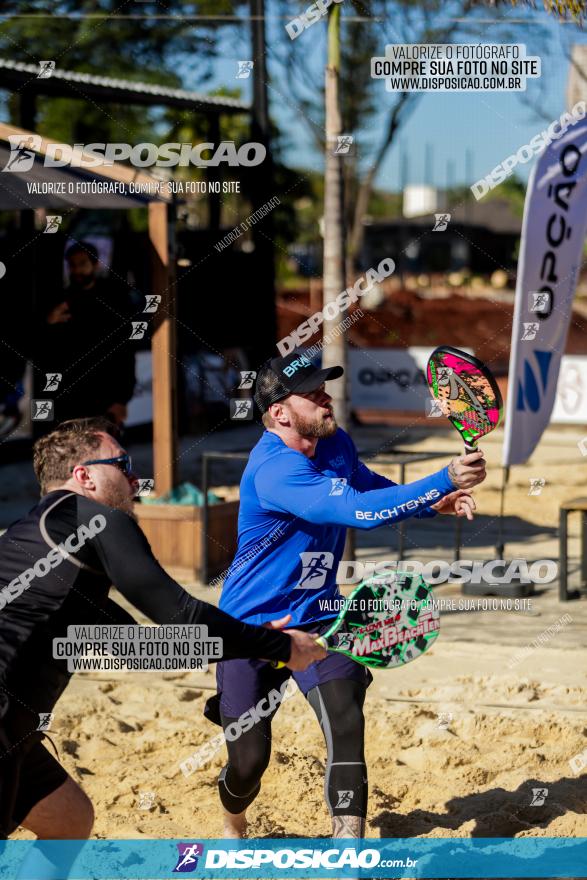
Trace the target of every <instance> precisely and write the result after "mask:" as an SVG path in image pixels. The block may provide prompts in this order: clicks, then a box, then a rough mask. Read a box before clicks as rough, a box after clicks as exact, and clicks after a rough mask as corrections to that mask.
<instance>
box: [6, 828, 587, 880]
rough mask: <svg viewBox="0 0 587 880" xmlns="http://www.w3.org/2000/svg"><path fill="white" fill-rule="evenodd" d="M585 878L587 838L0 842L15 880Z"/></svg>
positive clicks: (7, 867)
mask: <svg viewBox="0 0 587 880" xmlns="http://www.w3.org/2000/svg"><path fill="white" fill-rule="evenodd" d="M178 874H191V875H192V877H194V878H209V877H210V878H213V877H218V878H228V877H231V878H240V877H250V878H276V877H283V878H296V877H308V878H314V877H316V878H324V877H329V876H331V877H337V878H339V877H356V878H359V877H364V878H375V877H381V878H388V880H391V878H395V877H405V878H411V877H413V878H416V877H429V878H457V877H458V878H460V877H475V878H493V877H503V878H514V877H548V878H555V877H573V878H587V838H584V837H580V838H565V837H524V838H516V839H510V838H493V837H492V838H475V839H472V840H470V839H462V838H454V837H451V838H442V839H431V838H415V839H413V840H410V839H401V838H400V839H368V838H367V839H364V840H360V841H358V840H340V839H336V840H334V839H331V838H293V839H287V838H283V839H270V838H267V839H255V840H185V839H184V840H89V841H85V842H83V841H82V842H80V841H73V840H65V841H64V840H60V841H20V840H7V841H2V842H0V877H2V878H5V877H6V878H9V880H68V878H69V880H90V878H91V880H159V878H173V877H177V875H178Z"/></svg>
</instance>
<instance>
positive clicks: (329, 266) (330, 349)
mask: <svg viewBox="0 0 587 880" xmlns="http://www.w3.org/2000/svg"><path fill="white" fill-rule="evenodd" d="M339 71H340V6H339V5H338V4H336V5H334V6H331V7H330V9H329V11H328V63H327V65H326V71H325V79H326V82H325V98H326V156H325V180H324V270H323V276H324V293H323V306H322V307H323V309H324V308H326V307H327V306H328V304H329V303H332V302H333V301H334V300H336V297H337V296H338V294H339V293H341V291H343V290H344V288H345V286H346V285H345V264H344V200H343V174H342V162H343V161H344V159H343V156H342V154H336V153H335V152H334V150H335V148H336V145H337V143H338V136H339V135H340V134H342V121H341V115H340V107H339V95H338V85H339ZM334 311H335V309H334V308H332V312H334ZM343 319H344V313H341V312H338V313H337V314H336V315H334V316H333V317H331V318H328V317H327V316H326V315H325V316H324V324H323V333H324V336H323V343H324V346H323V349H322V365H323V366H324V367H330V366H334V365H336V364H340V365H341V366H342V367H344V369H345V376H344V378H343V379H341V380H339V381H336V382H333V383H332V385H330V386H329V388H328V392H329V394H331V395H332V397H333V406H334V410H335V413H336V418H337V421H338V423H339V425H340V426H341V427H342V428H344V429H345V430H346V428H347V422H348V416H347V396H346V381H347V377H346V341H345V337H344V333H340V334H337V333H335V332H333V331H334V329H335V327H336V326H337V325H338V324H339V323H340V322H341V321H342V320H343Z"/></svg>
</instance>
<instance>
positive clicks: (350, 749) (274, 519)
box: [206, 352, 485, 837]
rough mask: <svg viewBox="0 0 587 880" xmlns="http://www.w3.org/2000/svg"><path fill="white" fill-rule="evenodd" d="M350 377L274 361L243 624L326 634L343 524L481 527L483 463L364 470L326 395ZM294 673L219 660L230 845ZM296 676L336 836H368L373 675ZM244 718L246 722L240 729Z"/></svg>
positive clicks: (297, 357) (348, 667)
mask: <svg viewBox="0 0 587 880" xmlns="http://www.w3.org/2000/svg"><path fill="white" fill-rule="evenodd" d="M342 374H343V370H342V367H331V368H330V369H323V370H320V369H318V368H317V367H315V366H314V365H313V364H312V363H311V362H310V360H309V359H308V358H307V357H306V356H305V355H303V354H300V353H298V352H292V353H291V354H289V355H287V356H286V357H277V358H273V359H272V360H271V361H269V362H268V363H267V364H265V365H264V366H263V367H262V368H261V370H260V372H259V374H258V376H257V383H256V388H255V401H256V403H257V405H258V407H259V409H260V410H261V413H262V414H263V424H264V426H265V428H266V430H265V432H264V433H263V435H262V437H261V439H260V440H259V442H258V443H257V445H256V446H255V448H254V449H253V451H252V452H251V455H250V458H249V461H248V464H247V467H246V469H245V472H244V474H243V478H242V481H241V487H240V510H239V522H238V532H239V534H238V548H237V553H236V556H235V559H234V561H233V563H232V565H231V567H230V569H229V571H228V575H227V577H226V579H225V581H224V586H223V591H222V597H221V600H220V607H221V608H222V609H223V610H224V611H226V612H228V613H229V614H231V615H233V616H234V617H237V618H239V619H240V620H243V621H245V622H247V623H254V624H263V623H266V622H267V621H269V620H272V619H274V618H275V617H278V616H279V615H282V614H286V613H287V614H291V618H292V625H293V626H296V627H297V628H298V629H307V630H309V631H311V632H316V633H321V632H324V631H325V630H326V629H327V628H328V626H329V625H330V623H331V622H332V620H333V618H335V617H336V616H337V611H338V608H339V607H340V593H339V591H338V588H337V585H336V571H337V567H338V563H339V561H340V559H341V557H342V553H343V550H344V544H345V536H346V529H347V528H348V527H353V528H360V529H373V528H377V527H378V526H381V525H385V524H386V523H397V522H399V521H400V520H402V519H406V518H407V517H410V516H416V517H429V516H434V515H435V514H436V512H439V513H456V514H457V515H460V516H467V517H468V518H469V519H472V518H473V510H474V509H475V503H474V501H473V498H472V497H471V494H470V492H469V490H470V489H471V488H472V487H473V486H476V485H477V484H479V483H481V482H482V481H483V480H484V479H485V461H484V459H483V454H482V453H481V452H480V451H477V452H474V453H471V454H469V455H464V456H460V457H459V458H454V459H452V461H451V462H450V463H449V464H448V466H446V467H444V468H442V469H441V470H440V471H437V472H436V473H434V474H431V475H430V476H428V477H424V478H423V479H421V480H416V481H415V482H413V483H408V484H406V485H404V486H398V485H396V484H395V483H393V482H392V481H391V480H388V479H387V478H386V477H383V476H380V475H379V474H376V473H374V472H373V471H370V470H369V468H367V467H366V465H364V464H363V463H362V462H360V461H359V458H358V455H357V450H356V448H355V445H354V443H353V441H352V440H351V438H350V437H349V436H348V434H346V433H345V432H344V431H343V430H342V429H340V428H338V426H337V424H336V420H335V417H334V413H333V410H332V406H331V400H332V398H331V397H330V396H329V395H328V394H327V392H326V390H325V384H324V383H325V382H326V381H328V380H331V379H337V378H340V376H342ZM290 675H291V672H290V670H288V669H275V668H274V667H273V666H271V665H270V664H268V663H266V662H264V661H259V660H228V661H226V662H223V663H220V664H218V669H217V683H218V694H217V695H216V697H213V698H212V699H211V700H210V701H208V705H207V709H206V714H207V717H209V718H210V719H211V720H213V721H216V723H221V724H222V726H223V728H224V730H225V734H226V740H227V748H228V763H227V764H226V766H225V767H224V769H223V770H222V772H221V774H220V778H219V793H220V799H221V801H222V805H223V807H224V819H225V827H224V834H225V836H226V837H240V836H243V835H244V833H245V830H246V817H245V814H246V809H247V807H248V806H249V805H250V804H251V803H252V801H253V800H254V799H255V797H256V796H257V794H258V793H259V790H260V783H261V777H262V775H263V773H264V771H265V769H266V767H267V765H268V763H269V757H270V753H271V720H272V718H273V715H274V714H275V712H276V711H277V709H278V707H279V702H280V695H281V698H282V695H283V688H284V686H285V682H286V680H287V679H288V678H289V677H290ZM294 678H295V680H296V683H297V684H298V686H299V688H300V690H301V691H302V693H303V694H304V695H305V696H306V698H307V699H308V702H309V703H310V705H311V706H312V708H313V709H314V711H315V713H316V715H317V717H318V720H319V722H320V725H321V727H322V730H323V733H324V737H325V740H326V746H327V752H328V762H327V769H326V784H325V793H326V801H327V804H328V807H329V809H330V813H331V815H332V821H333V836H335V837H362V836H363V832H364V823H365V817H366V812H367V778H366V777H367V772H366V766H365V759H364V748H363V739H364V718H363V702H364V699H365V691H366V688H367V686H368V685H369V683H370V681H371V675H370V673H369V671H368V670H367V669H366V668H365V667H364V666H361V665H359V664H358V663H355V662H354V661H353V660H351V659H349V658H347V657H345V656H343V655H341V654H329V655H328V656H327V657H326V659H324V660H320V661H318V662H316V663H313V664H311V665H310V666H309V667H308V669H307V670H306V671H305V672H302V673H294ZM276 694H277V695H278V696H277V698H276V696H275V695H276ZM243 716H245V717H246V718H247V719H248V722H251V719H252V722H251V723H248V722H247V723H246V724H244V723H243ZM235 732H236V733H235Z"/></svg>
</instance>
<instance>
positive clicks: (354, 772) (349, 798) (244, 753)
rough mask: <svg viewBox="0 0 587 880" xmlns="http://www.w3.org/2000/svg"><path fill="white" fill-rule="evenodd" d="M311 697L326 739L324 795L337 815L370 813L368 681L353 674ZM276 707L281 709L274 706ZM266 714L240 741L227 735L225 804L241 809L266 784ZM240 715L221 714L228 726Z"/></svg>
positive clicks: (234, 810) (222, 793) (313, 692)
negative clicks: (355, 678)
mask: <svg viewBox="0 0 587 880" xmlns="http://www.w3.org/2000/svg"><path fill="white" fill-rule="evenodd" d="M307 699H308V702H309V704H310V706H311V707H312V709H313V710H314V712H315V713H316V716H317V718H318V721H319V722H320V726H321V728H322V732H323V733H324V739H325V741H326V750H327V764H326V776H325V780H324V796H325V798H326V803H327V804H328V808H329V810H330V814H331V815H332V816H359V817H361V818H362V819H364V818H365V817H366V815H367V767H366V765H365V753H364V738H365V720H364V717H363V703H364V701H365V685H364V684H362V683H360V682H358V681H351V680H349V679H336V680H335V681H327V682H325V683H324V684H319V685H317V686H316V687H315V688H313V689H312V690H311V691H310V692H309V693H308V695H307ZM275 711H277V709H276V710H275ZM274 715H275V712H273V714H272V715H271V716H268V717H267V718H262V719H261V720H260V721H258V722H257V723H256V724H254V725H253V726H252V727H251V729H250V730H248V731H247V732H246V733H242V734H241V735H240V736H239V738H238V739H236V740H227V742H226V746H227V749H228V763H227V764H226V766H225V767H224V768H223V770H222V772H221V773H220V777H219V779H218V788H219V792H220V800H221V801H222V805H223V806H224V808H225V809H226V810H227V811H228V812H229V813H241V812H242V811H243V810H246V808H247V807H248V806H249V804H251V803H252V802H253V801H254V800H255V798H256V797H257V795H258V794H259V791H260V789H261V777H262V776H263V773H264V772H265V770H266V769H267V765H268V764H269V758H270V756H271V721H272V718H273V716H274ZM236 720H237V719H236V718H228V717H226V716H225V715H224V714H222V727H223V728H224V730H226V728H227V727H228V725H229V724H232V723H233V722H235V721H236Z"/></svg>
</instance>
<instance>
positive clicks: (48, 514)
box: [0, 419, 325, 840]
mask: <svg viewBox="0 0 587 880" xmlns="http://www.w3.org/2000/svg"><path fill="white" fill-rule="evenodd" d="M115 434H116V428H115V427H114V426H113V425H112V424H111V423H109V422H108V421H107V420H105V419H81V420H77V421H72V422H66V423H64V424H63V425H60V426H59V428H57V429H56V430H55V431H54V432H53V433H51V434H49V435H46V436H45V437H42V438H41V439H40V440H38V441H37V443H36V444H35V451H34V468H35V473H36V475H37V478H38V480H39V483H40V485H41V494H42V496H43V497H42V498H41V501H40V502H39V504H37V506H36V507H34V508H33V509H32V510H31V511H30V513H29V514H28V515H27V516H26V517H24V518H23V519H22V520H19V521H18V522H16V523H14V524H13V525H12V526H11V527H10V528H9V529H8V531H7V532H6V533H5V534H4V535H2V537H0V838H6V837H7V836H8V835H9V834H10V833H11V832H12V831H14V829H15V828H16V827H17V826H18V825H23V826H24V827H26V828H28V829H29V830H31V831H33V832H34V833H35V834H36V835H37V836H38V837H39V838H41V839H63V838H67V839H80V840H81V839H84V838H86V837H88V836H89V833H90V830H91V827H92V821H93V811H92V805H91V802H90V800H89V798H88V797H87V796H86V795H85V794H84V792H83V790H82V789H81V788H80V787H79V786H78V785H77V783H76V782H74V781H73V779H71V777H69V776H68V774H67V773H66V772H65V770H64V769H63V768H62V767H61V765H60V764H59V763H58V761H57V760H56V759H55V758H54V757H53V756H52V755H51V754H50V752H49V751H48V750H47V749H46V748H45V747H44V746H43V745H42V743H41V740H42V738H43V736H44V734H43V733H42V729H40V728H42V725H41V724H40V721H41V720H42V718H43V717H44V716H45V715H46V714H47V713H50V712H52V709H53V707H54V705H55V703H56V702H57V700H58V699H59V697H60V695H61V693H62V692H63V690H64V689H65V687H66V686H67V683H68V681H69V678H70V676H71V674H70V673H69V672H68V670H67V663H66V660H60V659H55V658H54V657H53V640H54V639H55V638H59V637H65V636H66V635H67V627H68V626H70V625H73V624H76V625H96V624H104V625H108V624H120V623H126V624H128V623H134V620H133V619H132V618H131V617H130V615H128V614H127V613H126V612H125V611H123V609H122V608H121V607H120V606H119V605H117V604H116V603H115V602H113V601H112V600H110V599H109V597H108V594H109V590H110V587H111V585H112V584H114V585H115V586H116V587H117V588H118V590H119V591H120V592H121V593H122V595H123V596H125V598H127V599H128V600H129V601H130V602H131V603H132V604H133V605H134V606H135V607H136V608H138V609H139V610H140V611H141V612H143V614H146V615H147V616H148V617H150V618H151V620H154V621H155V622H156V623H159V624H165V623H176V624H203V625H206V626H207V627H208V636H212V637H214V636H217V637H221V638H222V639H223V658H224V659H226V658H230V657H245V658H246V657H258V658H263V659H267V660H282V661H284V662H285V663H286V664H287V665H288V666H289V668H290V669H292V670H302V669H305V668H306V667H307V666H308V665H309V664H310V663H312V662H314V661H316V660H319V659H322V658H323V657H324V656H325V652H324V651H323V650H322V649H321V648H318V646H317V645H316V643H315V642H314V639H313V638H312V636H311V635H310V634H308V633H303V632H299V631H297V630H290V631H289V633H284V632H281V631H280V628H281V627H282V626H283V625H284V624H285V623H287V620H288V618H285V619H283V620H281V621H273V622H272V624H271V625H270V627H269V628H266V629H265V628H260V627H256V626H250V625H248V624H244V623H242V622H240V621H237V620H235V619H234V618H232V617H230V616H229V615H227V614H225V613H224V612H222V611H220V610H219V609H217V608H215V607H214V606H212V605H208V604H207V603H206V602H200V601H199V600H197V599H194V598H192V597H191V596H190V595H189V594H188V593H186V592H185V590H183V589H182V588H181V587H180V586H179V584H177V583H176V582H175V581H174V580H172V578H170V577H169V575H167V574H166V572H165V571H164V570H163V569H162V568H161V566H160V565H159V563H158V562H157V560H156V559H155V558H154V556H153V554H152V552H151V548H150V546H149V544H148V542H147V540H146V538H145V536H144V534H143V532H142V531H141V529H140V528H139V526H138V524H137V523H136V521H135V519H134V517H133V498H134V496H135V494H136V489H137V480H136V477H135V475H134V474H133V472H132V469H131V464H130V459H129V457H128V455H127V454H126V453H125V451H124V450H123V449H122V448H121V447H120V445H119V444H118V442H117V440H116V437H115V436H114V435H115Z"/></svg>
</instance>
